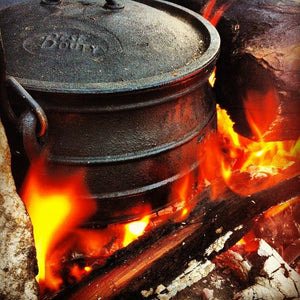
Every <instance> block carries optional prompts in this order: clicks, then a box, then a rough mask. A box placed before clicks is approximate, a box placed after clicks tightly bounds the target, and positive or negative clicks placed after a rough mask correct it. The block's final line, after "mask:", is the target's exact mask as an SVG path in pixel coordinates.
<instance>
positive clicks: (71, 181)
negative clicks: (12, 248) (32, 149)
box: [21, 159, 96, 290]
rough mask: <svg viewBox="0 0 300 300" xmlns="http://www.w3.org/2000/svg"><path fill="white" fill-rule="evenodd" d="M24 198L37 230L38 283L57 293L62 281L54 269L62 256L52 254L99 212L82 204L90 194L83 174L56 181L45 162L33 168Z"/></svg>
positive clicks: (85, 202) (42, 160)
mask: <svg viewBox="0 0 300 300" xmlns="http://www.w3.org/2000/svg"><path fill="white" fill-rule="evenodd" d="M57 177H59V178H57ZM21 195H22V199H23V201H24V203H25V205H26V208H27V210H28V213H29V215H30V218H31V221H32V224H33V228H34V229H33V230H34V238H35V245H36V251H37V260H38V267H39V274H38V276H37V280H38V281H39V282H40V284H41V286H43V287H45V288H48V289H51V290H57V289H58V288H59V286H60V285H61V284H62V279H61V278H60V277H59V276H57V274H56V272H55V266H57V265H60V259H61V257H59V256H56V255H53V251H54V249H55V247H56V245H57V244H58V243H59V242H61V241H62V240H63V239H64V237H65V236H66V235H67V233H68V232H69V231H70V230H71V229H73V228H75V227H76V226H77V225H79V224H80V223H81V222H82V221H83V220H85V219H86V218H88V217H89V216H91V214H92V213H93V212H94V211H95V210H96V205H95V203H94V202H92V201H91V200H85V201H82V197H84V196H87V195H88V191H87V188H86V186H85V185H84V173H83V172H79V173H78V174H74V175H72V176H69V177H64V176H62V177H61V176H60V175H57V176H56V178H55V179H54V177H53V176H50V174H48V172H47V170H46V165H45V162H44V159H40V160H39V161H36V162H35V163H33V164H32V165H31V167H30V170H29V173H28V175H27V178H26V180H25V181H24V185H23V188H22V191H21ZM83 208H84V209H83ZM50 258H51V259H50Z"/></svg>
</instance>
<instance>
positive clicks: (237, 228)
mask: <svg viewBox="0 0 300 300" xmlns="http://www.w3.org/2000/svg"><path fill="white" fill-rule="evenodd" d="M243 228H244V225H243V224H241V225H239V226H236V227H235V228H234V231H238V230H241V229H243Z"/></svg>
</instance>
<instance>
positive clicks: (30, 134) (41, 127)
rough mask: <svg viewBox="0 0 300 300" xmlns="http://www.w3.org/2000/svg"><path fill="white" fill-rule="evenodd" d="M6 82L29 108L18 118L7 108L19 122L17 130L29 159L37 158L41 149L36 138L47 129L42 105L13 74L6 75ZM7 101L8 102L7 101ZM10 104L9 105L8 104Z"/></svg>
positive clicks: (41, 135) (42, 135) (42, 134)
mask: <svg viewBox="0 0 300 300" xmlns="http://www.w3.org/2000/svg"><path fill="white" fill-rule="evenodd" d="M6 82H7V84H8V85H9V86H10V87H11V88H13V89H14V90H15V91H16V93H17V94H18V95H19V96H20V97H21V98H22V99H23V100H24V101H25V102H26V104H27V105H28V106H29V110H27V111H26V112H25V113H23V114H22V115H21V117H20V118H18V117H17V116H16V115H15V114H14V112H13V110H12V108H11V107H10V108H9V111H10V114H11V115H12V116H13V119H14V120H15V121H16V120H17V122H18V123H19V130H20V132H21V134H22V138H23V146H24V149H25V151H26V154H27V156H28V158H29V160H32V159H34V158H37V157H38V156H39V155H40V154H41V151H42V145H41V144H40V143H39V141H38V138H41V137H44V136H45V135H46V133H47V130H48V119H47V116H46V114H45V112H44V110H43V109H42V107H41V106H40V105H39V104H38V103H37V102H36V101H35V100H34V99H33V97H32V96H31V95H30V94H29V93H28V92H27V91H26V90H25V89H24V88H23V86H22V85H21V84H20V83H19V82H18V81H17V79H16V78H14V77H13V76H8V77H7V79H6ZM8 103H9V102H8ZM9 106H10V105H9Z"/></svg>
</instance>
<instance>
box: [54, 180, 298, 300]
mask: <svg viewBox="0 0 300 300" xmlns="http://www.w3.org/2000/svg"><path fill="white" fill-rule="evenodd" d="M297 195H300V177H299V176H295V177H293V178H291V179H288V180H285V181H283V182H281V183H279V184H277V185H276V186H273V187H271V188H269V189H267V190H264V191H261V192H257V193H255V194H253V195H251V196H248V197H242V196H239V195H237V194H235V193H233V192H231V191H228V192H227V193H226V194H224V195H223V197H220V198H219V199H218V200H216V201H214V202H212V201H210V200H209V190H206V191H205V192H203V193H202V194H201V195H199V196H198V200H199V202H198V205H197V206H196V207H195V208H194V210H193V212H192V213H191V215H190V216H189V218H188V219H187V220H186V221H185V222H184V223H179V224H173V223H169V224H167V225H165V226H162V227H161V228H158V229H155V230H153V231H151V232H150V233H149V234H148V235H145V236H143V237H142V238H140V239H139V240H137V241H136V242H133V243H132V244H130V245H129V246H128V247H126V248H124V249H121V250H119V251H117V252H116V253H115V255H113V256H112V257H111V258H110V259H109V260H108V261H107V263H106V266H104V267H103V268H100V269H98V270H94V271H93V272H92V273H91V274H90V275H89V276H88V277H87V278H85V279H84V280H83V281H82V282H80V283H78V284H75V285H72V286H69V287H68V288H66V289H65V290H63V291H62V292H61V293H59V294H58V295H56V296H54V297H53V299H73V300H75V299H82V297H83V296H84V298H85V299H87V300H88V299H97V298H99V297H101V299H112V298H114V297H115V298H116V299H138V298H141V299H143V298H144V297H143V295H146V294H147V291H148V292H149V293H151V291H153V294H152V295H149V297H148V298H147V299H151V297H154V296H155V291H156V290H157V289H158V290H160V288H163V286H164V287H166V288H167V287H168V286H169V285H170V284H171V283H172V281H173V280H174V279H175V278H176V277H178V276H180V274H183V273H184V272H185V271H186V270H187V269H188V267H189V266H188V264H189V262H190V261H192V260H194V259H196V260H198V261H199V262H201V263H205V262H206V261H207V260H211V259H212V258H214V257H215V255H217V254H219V253H221V252H223V251H225V250H226V249H228V248H229V247H230V246H232V245H234V244H235V243H236V242H237V241H238V240H239V239H240V238H241V237H242V236H243V235H244V234H245V233H246V232H247V231H248V230H249V228H250V227H251V226H252V225H253V218H254V217H255V216H257V215H258V214H260V213H262V212H263V211H265V210H266V209H268V208H269V207H271V206H273V205H275V204H278V203H281V202H283V201H286V200H288V199H290V198H292V197H295V196H297ZM186 272H187V271H186ZM159 287H160V288H159ZM142 291H143V294H141V292H142ZM149 293H148V294H149ZM51 297H52V295H51Z"/></svg>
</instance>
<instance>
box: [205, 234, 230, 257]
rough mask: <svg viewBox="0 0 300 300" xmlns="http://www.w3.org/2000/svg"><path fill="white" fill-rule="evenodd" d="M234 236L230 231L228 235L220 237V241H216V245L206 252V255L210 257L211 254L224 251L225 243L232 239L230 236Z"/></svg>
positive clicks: (212, 245) (213, 244)
mask: <svg viewBox="0 0 300 300" xmlns="http://www.w3.org/2000/svg"><path fill="white" fill-rule="evenodd" d="M231 235H232V231H228V232H226V234H224V235H223V236H221V237H219V238H218V239H216V240H215V241H214V243H212V244H211V245H210V246H209V247H208V248H207V249H206V251H205V255H207V256H209V255H210V254H212V253H213V252H214V251H215V252H219V251H220V250H222V249H223V248H224V246H225V243H226V242H227V240H228V239H229V238H230V236H231Z"/></svg>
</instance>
